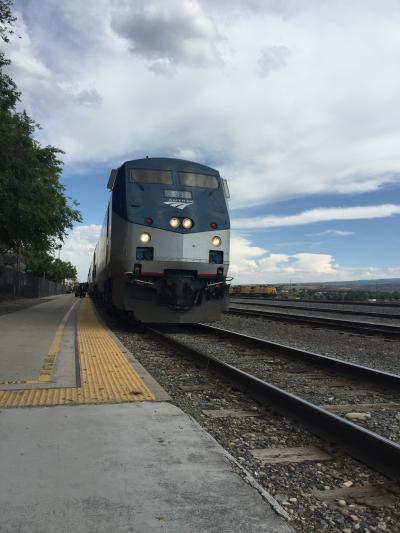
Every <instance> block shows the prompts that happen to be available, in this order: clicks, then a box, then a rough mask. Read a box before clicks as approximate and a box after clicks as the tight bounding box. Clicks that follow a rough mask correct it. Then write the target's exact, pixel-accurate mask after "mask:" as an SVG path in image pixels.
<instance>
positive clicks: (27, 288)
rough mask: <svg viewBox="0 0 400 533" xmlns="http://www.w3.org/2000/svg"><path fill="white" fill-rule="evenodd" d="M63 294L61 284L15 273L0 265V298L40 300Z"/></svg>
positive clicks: (22, 273) (63, 288) (63, 287)
mask: <svg viewBox="0 0 400 533" xmlns="http://www.w3.org/2000/svg"><path fill="white" fill-rule="evenodd" d="M64 292H65V286H64V285H63V284H62V283H55V282H54V281H50V280H47V279H44V278H38V277H36V276H34V275H32V274H25V273H24V272H17V271H16V270H13V269H12V268H7V267H4V266H1V265H0V298H15V297H16V296H19V297H24V298H42V297H44V296H54V295H55V294H62V293H64Z"/></svg>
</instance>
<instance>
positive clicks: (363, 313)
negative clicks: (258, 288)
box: [231, 298, 400, 324]
mask: <svg viewBox="0 0 400 533" xmlns="http://www.w3.org/2000/svg"><path fill="white" fill-rule="evenodd" d="M237 300H239V301H237ZM237 300H236V301H233V300H232V298H231V303H232V304H235V305H258V306H260V307H265V308H267V307H269V308H270V309H298V310H302V311H315V312H322V313H333V314H341V315H359V316H371V317H376V318H383V319H385V318H388V319H395V320H399V324H400V313H399V314H392V313H372V312H369V311H350V310H348V309H331V308H330V307H308V306H306V305H284V304H270V303H266V302H265V301H263V302H255V301H251V302H246V301H244V300H245V299H244V298H242V300H243V301H240V299H237Z"/></svg>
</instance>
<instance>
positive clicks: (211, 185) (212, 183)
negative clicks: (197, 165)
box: [178, 172, 218, 189]
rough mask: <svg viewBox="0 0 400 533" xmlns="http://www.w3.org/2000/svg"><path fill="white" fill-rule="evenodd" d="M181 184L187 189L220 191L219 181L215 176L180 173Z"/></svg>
mask: <svg viewBox="0 0 400 533" xmlns="http://www.w3.org/2000/svg"><path fill="white" fill-rule="evenodd" d="M178 176H179V183H180V184H181V185H184V186H186V187H202V188H204V189H218V180H217V178H216V177H215V176H209V175H207V174H195V173H194V172H178Z"/></svg>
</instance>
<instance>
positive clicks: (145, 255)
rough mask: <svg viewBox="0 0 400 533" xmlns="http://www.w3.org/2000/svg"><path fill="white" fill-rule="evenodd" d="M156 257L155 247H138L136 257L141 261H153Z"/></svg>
mask: <svg viewBox="0 0 400 533" xmlns="http://www.w3.org/2000/svg"><path fill="white" fill-rule="evenodd" d="M153 257H154V248H148V247H145V246H138V247H137V248H136V259H137V260H139V261H152V260H153Z"/></svg>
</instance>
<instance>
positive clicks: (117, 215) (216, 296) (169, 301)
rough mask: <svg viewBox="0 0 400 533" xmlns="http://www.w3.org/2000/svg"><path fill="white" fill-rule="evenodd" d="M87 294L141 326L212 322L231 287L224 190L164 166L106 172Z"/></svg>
mask: <svg viewBox="0 0 400 533" xmlns="http://www.w3.org/2000/svg"><path fill="white" fill-rule="evenodd" d="M108 188H109V189H110V190H111V199H110V203H109V205H108V208H107V212H106V216H105V219H104V223H103V226H102V229H101V234H100V239H99V241H98V243H97V245H96V248H95V251H94V254H93V261H92V264H91V267H90V270H89V277H88V282H89V291H90V294H91V295H92V296H94V297H100V298H102V299H103V300H105V301H106V302H107V303H108V304H110V305H113V306H114V307H116V308H117V309H120V310H122V311H125V312H128V313H129V314H130V315H132V316H133V318H134V319H135V320H138V321H141V322H179V323H191V322H201V321H213V320H218V319H219V318H220V316H221V313H222V312H223V311H224V310H225V309H226V307H227V302H228V293H229V290H228V289H229V287H228V285H227V274H228V267H229V228H230V223H229V214H228V205H227V199H228V197H229V191H228V185H227V182H226V180H224V179H222V178H221V177H220V175H219V172H218V171H217V170H214V169H213V168H210V167H207V166H204V165H200V164H198V163H193V162H191V161H183V160H180V159H169V158H145V159H137V160H135V161H127V162H126V163H124V164H123V165H122V166H121V167H120V168H119V169H118V170H112V171H111V175H110V179H109V182H108Z"/></svg>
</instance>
